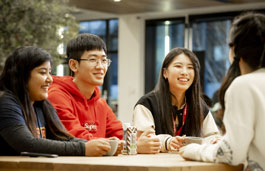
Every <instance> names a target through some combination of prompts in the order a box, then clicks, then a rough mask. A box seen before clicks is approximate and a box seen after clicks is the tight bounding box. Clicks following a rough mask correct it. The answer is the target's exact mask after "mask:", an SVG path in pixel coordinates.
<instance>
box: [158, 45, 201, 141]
mask: <svg viewBox="0 0 265 171" xmlns="http://www.w3.org/2000/svg"><path fill="white" fill-rule="evenodd" d="M180 54H185V55H186V56H188V57H189V58H190V60H191V62H192V64H193V67H194V71H195V72H194V73H195V74H194V80H193V83H192V85H191V86H190V87H189V88H188V90H187V91H186V93H185V95H186V103H187V104H188V113H187V119H186V123H185V127H184V128H185V130H183V131H184V132H185V133H186V135H190V136H200V135H201V122H202V115H203V114H202V103H203V99H202V93H201V87H200V86H201V85H200V76H199V72H200V63H199V60H198V58H197V57H196V55H195V54H194V53H192V52H191V51H190V50H188V49H185V48H179V47H178V48H174V49H172V50H171V51H170V52H169V53H168V54H167V56H166V57H165V59H164V62H163V64H162V67H161V70H160V76H159V80H158V82H157V85H156V87H155V89H154V92H155V94H156V98H157V100H158V102H159V105H160V106H159V108H160V110H161V111H160V113H161V122H160V123H161V128H162V130H163V132H164V133H166V134H170V135H173V136H175V135H174V131H173V125H172V122H173V121H172V115H171V114H172V113H173V107H172V100H171V97H172V93H171V92H170V89H169V83H168V80H167V79H165V78H164V76H163V70H164V69H165V68H168V66H169V65H170V64H171V62H172V61H173V60H174V59H175V58H176V57H177V56H178V55H180Z"/></svg>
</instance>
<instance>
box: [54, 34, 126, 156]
mask: <svg viewBox="0 0 265 171" xmlns="http://www.w3.org/2000/svg"><path fill="white" fill-rule="evenodd" d="M66 53H67V57H68V61H69V62H68V64H69V68H70V70H71V74H72V75H73V77H72V76H63V77H60V76H53V80H54V82H53V84H52V85H51V87H50V88H49V100H50V101H51V103H52V105H53V106H54V107H55V109H56V110H57V114H58V116H59V118H60V120H61V121H62V123H63V124H64V126H65V127H66V129H67V130H68V131H69V132H70V133H71V134H72V135H73V136H75V137H77V138H82V139H86V140H92V139H95V138H109V139H117V140H118V141H119V148H118V150H117V153H120V152H121V150H122V145H123V141H121V140H119V139H122V138H123V129H122V123H121V122H120V121H119V120H117V119H116V116H115V114H114V113H113V112H112V110H111V108H110V107H109V106H108V104H107V103H106V101H105V99H103V98H101V97H100V89H99V88H98V86H101V85H102V84H103V81H104V77H105V74H106V72H107V70H108V67H109V65H110V62H111V61H110V59H108V58H107V55H106V54H107V49H106V45H105V43H104V41H103V40H102V39H101V38H100V37H98V36H96V35H93V34H79V35H78V36H77V37H75V38H74V39H72V40H70V42H69V43H68V44H67V49H66Z"/></svg>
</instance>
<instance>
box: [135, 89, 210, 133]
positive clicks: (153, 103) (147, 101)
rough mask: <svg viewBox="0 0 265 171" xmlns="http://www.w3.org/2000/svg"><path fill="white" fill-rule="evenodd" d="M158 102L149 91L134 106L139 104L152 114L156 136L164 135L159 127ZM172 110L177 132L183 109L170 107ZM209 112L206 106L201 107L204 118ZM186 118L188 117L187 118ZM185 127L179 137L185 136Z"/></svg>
mask: <svg viewBox="0 0 265 171" xmlns="http://www.w3.org/2000/svg"><path fill="white" fill-rule="evenodd" d="M158 103H159V102H158V100H157V98H156V95H155V92H154V91H151V92H149V93H147V94H146V95H144V96H142V97H141V98H140V99H139V100H138V102H137V103H136V105H138V104H141V105H143V106H145V107H146V108H147V109H149V111H150V112H151V113H152V115H153V118H154V122H155V131H156V134H157V135H158V134H166V132H165V131H164V130H163V128H162V127H161V114H160V110H159V105H158ZM172 108H173V111H174V112H173V117H174V118H175V119H176V117H178V121H179V123H178V125H177V130H179V129H180V128H181V126H182V119H183V110H184V108H183V109H178V108H177V107H175V106H172ZM208 112H209V109H208V107H207V106H206V104H204V105H203V115H204V118H205V117H206V116H207V114H208ZM187 117H188V116H187ZM185 126H186V124H185V125H184V126H183V129H182V131H181V133H180V135H187V134H186V133H185Z"/></svg>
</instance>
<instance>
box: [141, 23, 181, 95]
mask: <svg viewBox="0 0 265 171" xmlns="http://www.w3.org/2000/svg"><path fill="white" fill-rule="evenodd" d="M184 29H185V24H184V18H180V19H174V20H172V19H168V20H163V21H161V20H150V21H147V22H146V58H145V93H147V92H149V91H151V90H152V89H153V88H154V87H155V84H156V82H157V80H158V77H159V72H160V68H161V66H162V62H163V60H164V58H165V56H166V54H167V53H168V52H169V51H170V49H172V48H174V47H177V46H179V47H183V46H184ZM154 73H155V74H154Z"/></svg>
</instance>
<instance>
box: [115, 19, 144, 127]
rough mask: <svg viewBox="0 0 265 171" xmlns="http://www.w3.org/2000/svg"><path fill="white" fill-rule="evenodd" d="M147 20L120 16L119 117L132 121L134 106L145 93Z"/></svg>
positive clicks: (122, 119) (125, 120)
mask: <svg viewBox="0 0 265 171" xmlns="http://www.w3.org/2000/svg"><path fill="white" fill-rule="evenodd" d="M144 31H145V21H144V20H143V19H141V18H139V17H137V16H136V15H123V16H120V17H119V41H118V42H119V47H118V48H119V51H118V59H119V65H118V87H119V95H118V117H119V119H120V120H121V121H123V122H131V121H132V112H133V107H134V105H135V103H136V102H137V100H138V99H139V98H140V97H141V96H142V95H143V94H144V42H145V38H144V37H145V36H144Z"/></svg>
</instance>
